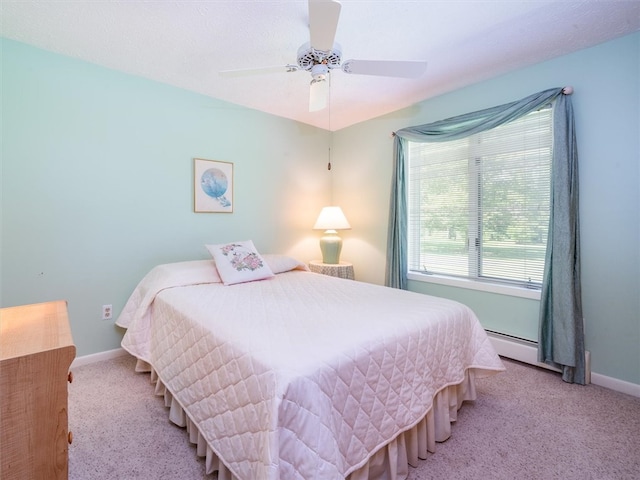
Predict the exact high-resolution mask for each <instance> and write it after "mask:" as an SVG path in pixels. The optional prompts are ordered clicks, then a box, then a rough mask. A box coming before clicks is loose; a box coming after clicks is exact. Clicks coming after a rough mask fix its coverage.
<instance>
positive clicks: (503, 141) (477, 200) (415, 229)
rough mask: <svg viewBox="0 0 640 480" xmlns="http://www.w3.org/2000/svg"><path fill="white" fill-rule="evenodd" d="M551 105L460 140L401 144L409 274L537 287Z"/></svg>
mask: <svg viewBox="0 0 640 480" xmlns="http://www.w3.org/2000/svg"><path fill="white" fill-rule="evenodd" d="M552 138H553V137H552V109H551V108H550V107H546V108H543V109H541V110H538V111H535V112H532V113H530V114H528V115H525V116H524V117H521V118H519V119H517V120H514V121H511V122H509V123H507V124H505V125H502V126H500V127H496V128H494V129H491V130H488V131H485V132H482V133H479V134H476V135H473V136H470V137H466V138H463V139H460V140H453V141H447V142H435V143H416V142H408V155H407V157H408V180H409V181H408V185H409V187H408V210H409V217H408V223H409V252H408V259H409V271H410V272H420V273H425V274H437V275H445V276H451V277H462V278H467V279H472V280H477V281H490V282H495V283H506V284H515V285H519V286H523V287H527V288H540V286H541V284H542V276H543V271H544V259H545V250H546V243H547V230H548V225H549V212H550V183H551V153H552Z"/></svg>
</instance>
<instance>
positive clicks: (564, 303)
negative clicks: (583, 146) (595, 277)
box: [385, 88, 585, 384]
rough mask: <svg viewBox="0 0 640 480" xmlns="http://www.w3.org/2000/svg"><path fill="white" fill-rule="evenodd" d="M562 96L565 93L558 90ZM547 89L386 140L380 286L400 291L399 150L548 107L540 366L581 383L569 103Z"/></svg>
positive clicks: (402, 199)
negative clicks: (550, 126)
mask: <svg viewBox="0 0 640 480" xmlns="http://www.w3.org/2000/svg"><path fill="white" fill-rule="evenodd" d="M566 92H567V93H568V94H570V93H571V92H570V91H568V90H566ZM564 93H565V89H563V88H552V89H549V90H544V91H542V92H538V93H535V94H533V95H530V96H528V97H526V98H523V99H522V100H519V101H516V102H512V103H507V104H505V105H500V106H497V107H493V108H488V109H485V110H480V111H478V112H473V113H468V114H465V115H460V116H457V117H453V118H449V119H446V120H441V121H437V122H433V123H429V124H426V125H419V126H415V127H408V128H404V129H402V130H399V131H397V132H396V133H395V137H394V159H393V160H394V171H393V179H394V184H393V186H392V189H391V190H392V192H391V202H390V212H389V234H388V239H387V240H388V242H387V270H386V275H385V282H386V285H387V286H390V287H395V288H404V289H406V287H407V268H408V262H407V248H408V244H407V198H406V178H405V154H404V152H405V150H406V142H407V140H410V141H412V142H445V141H450V140H457V139H459V138H463V137H467V136H469V135H473V134H475V133H479V132H483V131H486V130H490V129H492V128H495V127H497V126H499V125H502V124H504V123H507V122H509V121H511V120H515V119H516V118H519V117H521V116H523V115H526V114H527V113H530V112H532V111H535V110H537V109H539V108H541V107H543V106H545V105H547V104H549V103H552V104H553V111H554V152H553V167H552V169H553V178H552V185H553V187H552V192H551V196H552V198H551V204H552V207H551V208H552V212H551V217H550V228H549V237H548V240H547V252H546V261H545V274H544V280H543V288H542V297H541V302H540V338H539V342H538V358H539V359H540V361H542V362H544V363H547V364H550V365H553V366H555V367H557V368H560V369H561V370H562V371H563V379H564V380H565V381H567V382H575V383H581V384H584V383H585V368H584V330H583V323H582V306H581V300H580V299H581V287H580V252H579V222H578V180H577V164H578V158H577V151H576V140H575V129H574V120H573V110H572V106H571V98H570V97H569V95H568V94H567V95H565V94H564Z"/></svg>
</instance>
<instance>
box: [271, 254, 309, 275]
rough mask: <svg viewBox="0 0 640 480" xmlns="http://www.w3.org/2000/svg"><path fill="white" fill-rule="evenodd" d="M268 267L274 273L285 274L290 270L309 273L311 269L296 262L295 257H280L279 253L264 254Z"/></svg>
mask: <svg viewBox="0 0 640 480" xmlns="http://www.w3.org/2000/svg"><path fill="white" fill-rule="evenodd" d="M262 258H264V260H265V262H267V265H269V267H270V268H271V271H272V272H273V273H276V274H278V273H284V272H288V271H290V270H304V271H307V272H308V271H309V267H307V265H306V264H304V263H302V262H300V261H299V260H296V259H295V258H293V257H289V256H287V255H280V254H277V253H264V254H262Z"/></svg>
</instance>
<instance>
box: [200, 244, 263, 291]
mask: <svg viewBox="0 0 640 480" xmlns="http://www.w3.org/2000/svg"><path fill="white" fill-rule="evenodd" d="M205 246H206V247H207V250H209V253H210V254H211V256H212V257H213V259H214V260H215V262H216V269H217V270H218V275H220V278H221V279H222V283H224V284H225V285H233V284H235V283H243V282H251V281H253V280H264V279H266V278H271V277H273V276H274V274H273V272H272V271H271V268H269V265H268V264H267V262H265V261H264V259H263V258H262V257H261V256H260V254H259V253H258V251H257V250H256V247H255V246H254V245H253V242H252V241H251V240H246V241H243V242H233V243H227V244H223V245H205Z"/></svg>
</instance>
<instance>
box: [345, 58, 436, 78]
mask: <svg viewBox="0 0 640 480" xmlns="http://www.w3.org/2000/svg"><path fill="white" fill-rule="evenodd" d="M426 69H427V62H415V61H402V60H347V61H345V62H344V63H343V64H342V71H344V72H345V73H354V74H357V75H378V76H382V77H402V78H418V77H420V76H421V75H422V74H423V73H424V72H425V71H426Z"/></svg>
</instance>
